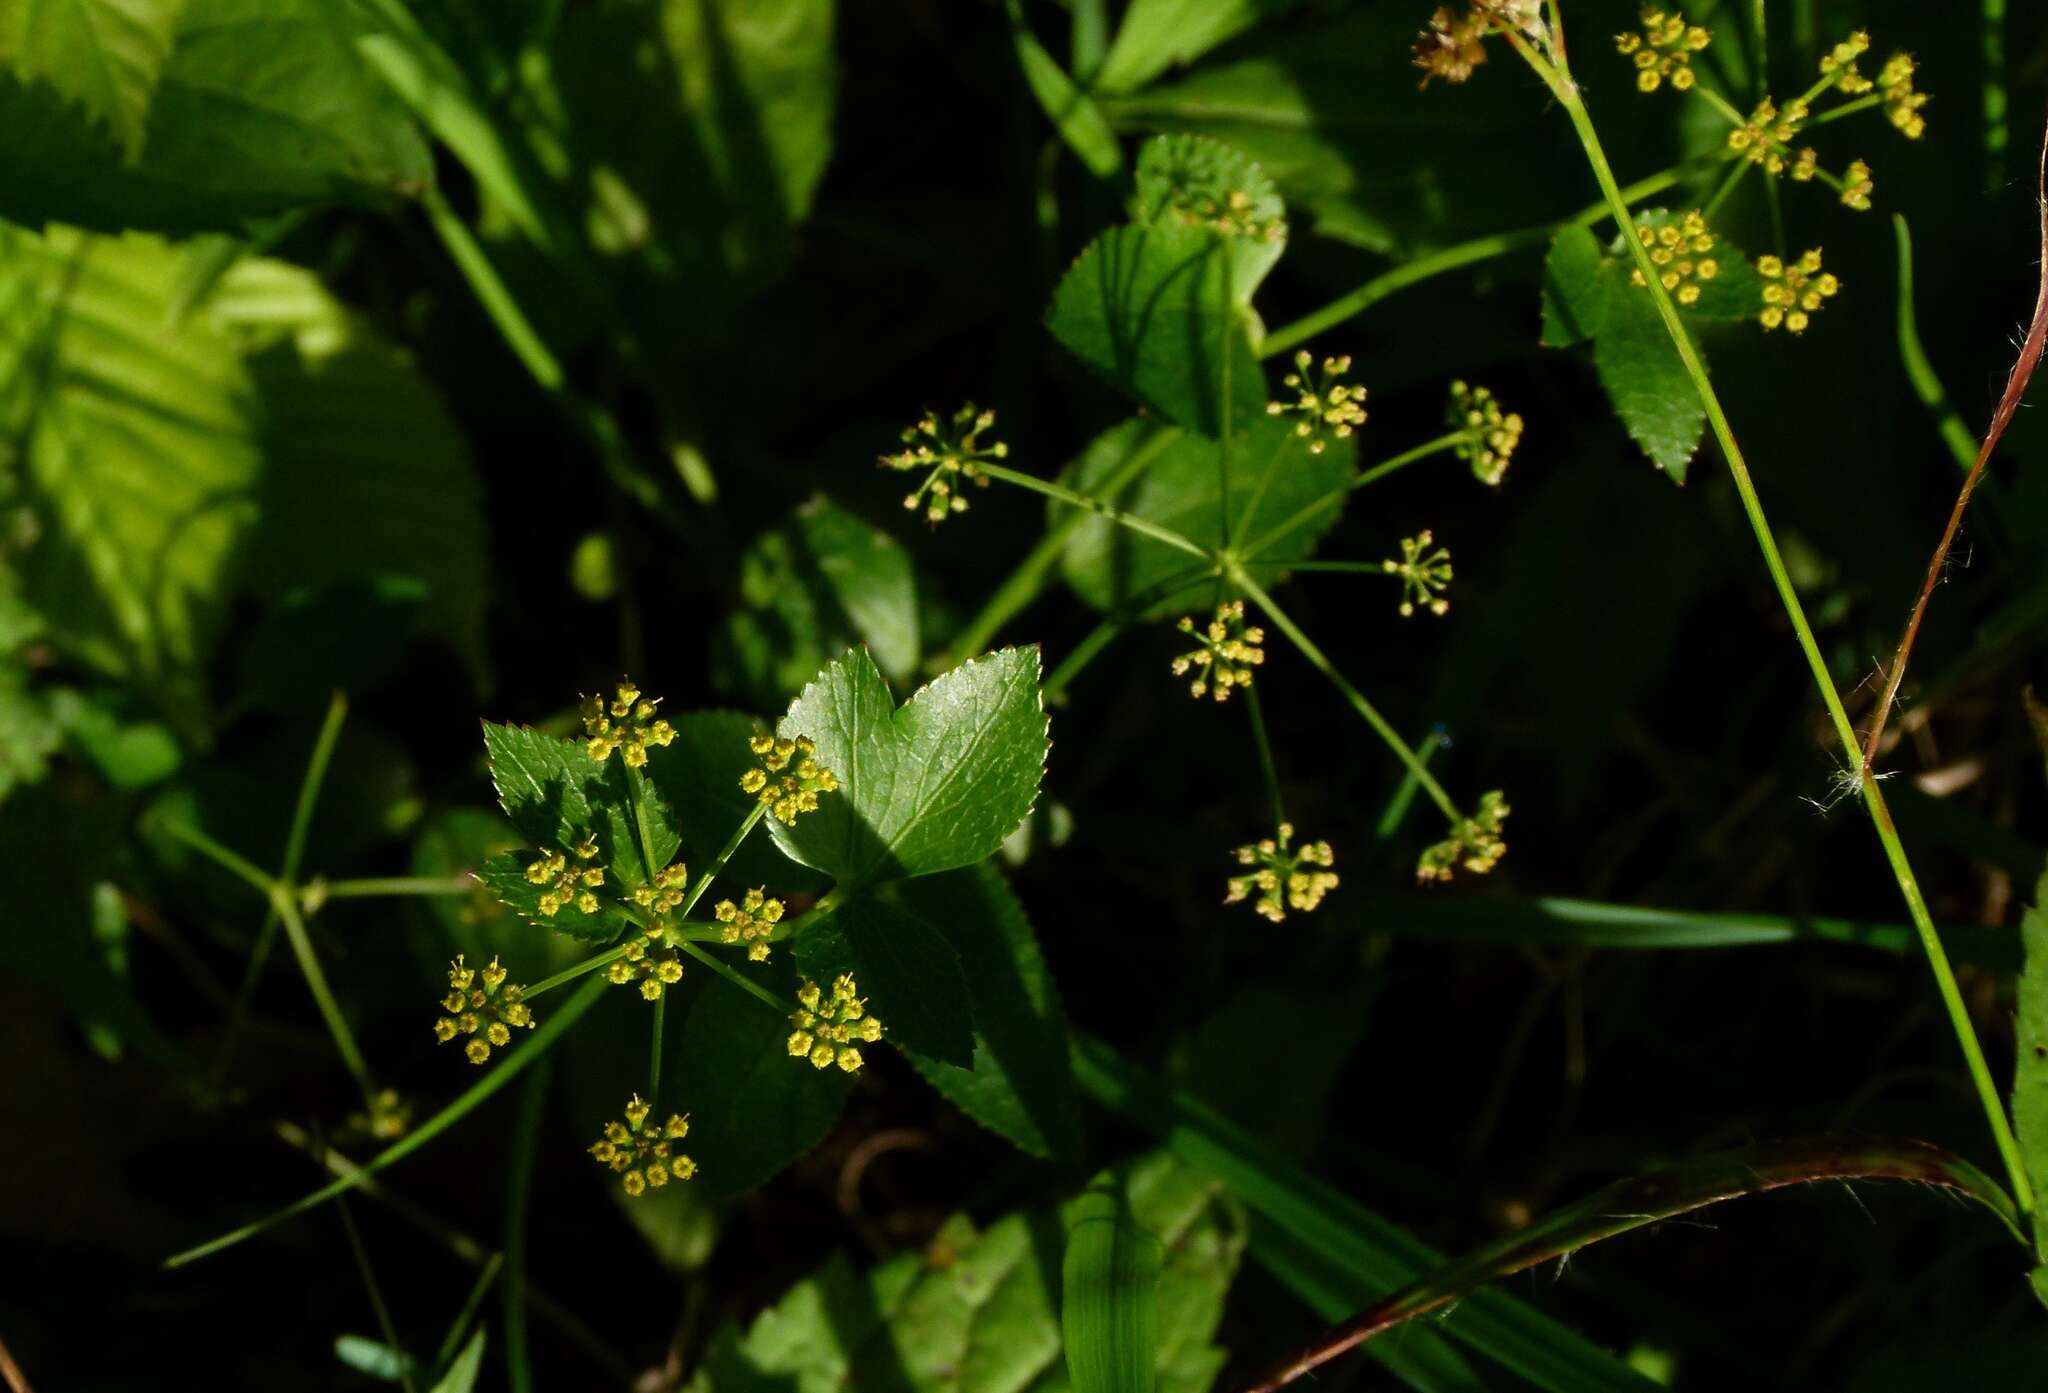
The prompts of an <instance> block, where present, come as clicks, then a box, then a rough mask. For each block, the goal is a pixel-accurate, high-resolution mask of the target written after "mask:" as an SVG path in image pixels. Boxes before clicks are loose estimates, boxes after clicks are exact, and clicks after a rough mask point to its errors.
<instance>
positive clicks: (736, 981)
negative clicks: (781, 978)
mask: <svg viewBox="0 0 2048 1393" xmlns="http://www.w3.org/2000/svg"><path fill="white" fill-rule="evenodd" d="M682 948H683V951H684V952H685V953H688V954H689V955H690V956H691V957H693V958H695V959H696V960H697V961H698V962H700V963H702V964H704V966H706V967H708V968H710V969H711V970H712V971H713V972H715V973H717V974H718V975H719V976H720V977H723V978H724V979H725V980H726V981H728V982H730V983H732V984H733V985H734V986H735V987H738V988H739V989H740V990H741V991H743V992H745V993H746V994H747V995H749V996H751V997H755V998H757V999H758V1000H760V1001H763V1002H765V1003H767V1004H768V1005H769V1006H772V1007H774V1008H775V1010H776V1011H777V1012H779V1013H780V1014H782V1015H785V1016H786V1015H789V1014H790V1013H791V1012H793V1011H795V1010H796V1003H795V1002H794V1001H785V1000H783V999H782V998H781V997H779V996H777V995H776V994H775V993H774V992H771V991H769V990H768V989H767V988H766V987H764V986H762V985H761V984H760V983H759V982H756V981H755V980H754V979H753V978H751V977H749V976H747V975H746V974H745V973H743V972H740V971H737V970H735V969H734V968H731V967H728V966H726V965H725V964H724V963H722V962H720V961H719V960H718V957H717V955H716V954H713V953H707V952H706V951H704V950H703V949H702V948H699V947H698V946H697V945H696V944H694V943H685V944H683V945H682Z"/></svg>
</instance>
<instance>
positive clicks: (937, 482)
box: [879, 402, 1010, 524]
mask: <svg viewBox="0 0 2048 1393" xmlns="http://www.w3.org/2000/svg"><path fill="white" fill-rule="evenodd" d="M995 423H996V413H995V412H993V411H977V410H976V409H975V406H974V403H973V402H968V403H967V404H966V405H965V406H963V407H961V408H960V409H959V410H958V411H956V412H954V413H953V416H952V419H951V420H950V421H944V420H941V419H940V417H939V415H938V413H937V412H935V411H927V412H926V413H925V414H924V416H923V417H922V418H921V419H920V420H919V421H918V423H917V424H916V425H914V426H912V427H910V428H909V429H908V430H906V431H904V432H903V436H902V440H903V444H904V446H905V448H904V449H902V450H900V451H898V452H897V453H895V454H893V455H883V456H882V457H881V459H880V461H879V463H880V464H881V466H882V467H883V468H884V469H898V470H909V469H922V470H925V471H926V473H925V476H924V482H922V483H920V484H919V485H918V486H917V488H916V490H915V491H914V492H912V493H911V494H910V495H909V496H908V497H906V498H905V499H904V500H903V506H904V507H906V508H908V509H910V510H911V511H912V512H915V511H917V509H919V508H923V509H924V515H925V519H926V520H927V521H929V522H932V523H934V524H936V523H941V522H944V521H945V520H946V515H947V514H948V513H964V512H966V511H967V499H966V496H965V495H964V494H963V493H962V492H961V486H962V485H963V484H965V483H972V484H977V485H979V486H980V487H982V488H987V487H988V476H987V475H986V474H983V473H982V472H981V470H980V468H979V467H978V466H979V465H981V464H984V463H987V462H988V461H990V460H999V459H1005V458H1007V457H1008V456H1009V453H1010V447H1009V446H1008V445H1005V444H1003V443H1002V442H1001V441H999V440H998V441H991V442H990V443H988V444H983V443H982V440H981V433H982V432H983V431H985V430H987V429H989V427H991V426H993V425H994V424H995Z"/></svg>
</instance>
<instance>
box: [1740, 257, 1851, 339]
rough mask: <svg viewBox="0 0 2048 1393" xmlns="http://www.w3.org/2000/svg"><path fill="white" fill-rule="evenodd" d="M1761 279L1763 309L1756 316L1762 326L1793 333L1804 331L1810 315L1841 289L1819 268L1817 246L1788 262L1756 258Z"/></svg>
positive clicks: (1833, 277) (1833, 279) (1773, 258)
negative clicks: (1783, 329) (1795, 259)
mask: <svg viewBox="0 0 2048 1393" xmlns="http://www.w3.org/2000/svg"><path fill="white" fill-rule="evenodd" d="M1756 270H1757V274H1758V275H1759V276H1761V277H1762V278H1763V300H1764V308H1763V312H1762V313H1761V314H1760V315H1758V316H1757V318H1758V319H1760V320H1762V321H1763V326H1764V328H1765V329H1776V328H1779V327H1781V326H1782V327H1783V328H1785V329H1788V330H1790V331H1791V332H1792V333H1795V334H1803V333H1805V332H1806V326H1807V324H1808V323H1809V322H1811V317H1812V315H1813V314H1814V313H1815V312H1817V311H1818V310H1819V309H1820V308H1821V306H1822V305H1824V304H1825V303H1827V301H1828V300H1829V299H1830V298H1831V297H1832V296H1833V295H1834V294H1835V293H1836V292H1837V291H1839V290H1840V289H1841V288H1842V284H1841V282H1840V281H1838V280H1836V279H1835V276H1834V274H1833V273H1832V272H1829V271H1823V270H1821V268H1820V248H1819V247H1815V248H1814V249H1813V250H1811V251H1809V252H1807V253H1806V254H1805V255H1804V256H1801V257H1800V258H1799V259H1798V260H1797V261H1795V262H1792V263H1791V264H1789V265H1788V264H1786V262H1785V261H1784V260H1783V259H1782V258H1780V257H1775V256H1760V257H1758V258H1757V260H1756Z"/></svg>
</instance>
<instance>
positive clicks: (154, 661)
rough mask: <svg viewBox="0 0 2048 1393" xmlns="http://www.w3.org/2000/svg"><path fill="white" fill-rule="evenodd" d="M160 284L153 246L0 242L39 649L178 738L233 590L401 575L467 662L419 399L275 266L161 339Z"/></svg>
mask: <svg viewBox="0 0 2048 1393" xmlns="http://www.w3.org/2000/svg"><path fill="white" fill-rule="evenodd" d="M179 264H180V257H179V253H178V251H177V249H176V248H174V247H172V246H170V245H168V244H165V243H163V242H159V241H157V240H155V239H153V238H147V237H126V238H119V239H107V238H92V237H87V236H82V235H80V234H78V233H75V232H71V231H68V230H52V231H51V232H50V234H49V235H48V236H45V237H36V236H32V235H30V234H29V233H26V232H22V231H19V230H17V229H14V228H9V227H6V226H5V225H0V311H4V314H5V317H6V327H5V328H4V329H0V423H4V425H5V428H6V433H7V435H8V437H9V438H11V439H13V440H15V441H16V442H18V443H19V445H20V447H21V454H22V459H23V462H24V467H23V469H22V471H21V473H22V480H21V482H22V493H23V498H24V501H25V503H26V504H27V506H28V507H29V509H30V511H31V512H32V514H33V515H34V517H35V519H36V522H37V527H38V532H39V536H38V538H37V540H36V541H35V543H34V544H33V545H32V546H30V547H29V548H28V549H27V550H26V552H25V553H24V554H23V555H22V557H21V560H20V571H19V575H20V582H21V595H22V598H23V599H24V600H25V601H27V602H28V603H29V604H30V605H32V606H33V607H34V608H35V609H36V610H37V611H38V612H39V613H40V614H42V615H43V616H44V617H45V619H46V620H47V622H48V623H49V625H50V633H51V637H52V638H53V640H54V641H55V642H56V643H57V644H58V646H59V647H61V648H62V649H64V650H65V651H66V652H67V653H68V654H70V655H71V656H73V657H74V658H77V659H80V660H82V661H84V662H87V663H89V664H91V665H93V666H95V667H98V668H100V669H102V670H103V671H106V672H108V673H110V674H111V675H114V676H117V677H122V678H128V679H132V680H134V681H136V682H137V684H138V685H140V686H142V687H144V688H145V689H146V690H148V691H149V692H150V694H151V697H152V699H153V700H156V701H158V702H160V703H161V704H162V705H163V707H164V708H165V709H166V710H168V711H172V712H175V713H183V714H185V715H187V716H192V715H195V714H196V712H197V709H198V707H199V706H200V703H201V696H202V694H201V691H200V672H201V670H202V669H203V667H204V666H205V664H206V662H207V660H208V659H209V658H210V657H211V655H212V650H213V646H214V643H215V641H216V639H217V638H218V637H219V633H220V625H221V622H222V620H223V618H224V617H225V614H226V611H227V606H228V603H229V601H230V600H231V599H232V598H233V594H234V590H235V588H236V587H237V586H238V585H249V586H251V587H252V588H253V589H255V590H256V592H257V594H258V597H259V598H260V599H263V600H266V601H270V600H275V599H277V598H280V597H283V596H285V595H288V594H289V593H290V592H291V591H292V589H293V588H294V587H296V586H299V585H325V584H331V583H335V582H339V581H343V580H349V579H357V578H370V577H379V576H411V577H413V578H415V579H417V580H419V581H421V582H424V583H425V585H426V586H427V594H426V596H425V597H424V599H423V601H422V610H423V615H424V616H425V617H426V621H427V622H428V623H429V624H431V625H433V626H434V627H435V628H437V629H439V630H440V631H441V632H443V633H444V634H446V635H447V636H448V637H449V638H450V639H452V640H453V641H454V642H455V644H456V646H457V647H458V648H459V649H460V651H462V652H463V653H464V654H465V655H467V656H469V657H471V658H472V659H475V660H479V661H480V658H481V643H480V640H479V635H478V631H479V628H480V625H481V621H482V614H483V570H484V562H483V528H482V520H481V516H480V510H479V503H478V497H477V490H476V485H475V481H474V478H473V476H472V475H471V474H470V471H469V464H468V460H467V458H466V455H465V452H464V446H463V442H462V438H461V436H460V434H459V433H458V432H457V431H456V429H455V427H454V425H453V424H452V423H451V422H450V421H449V419H448V417H447V414H446V412H445V411H444V410H443V409H442V407H441V406H440V403H439V401H438V400H437V399H436V398H435V396H434V394H433V393H432V391H431V390H430V389H429V388H428V387H427V386H426V384H425V383H424V381H423V380H421V379H420V378H419V377H418V375H417V374H416V373H415V372H414V371H413V369H412V368H411V367H410V365H409V364H407V363H406V362H404V361H403V360H402V359H400V358H399V357H398V356H397V355H396V354H395V353H394V352H393V351H392V350H391V349H390V348H389V347H388V346H386V345H384V344H382V343H380V342H379V341H378V340H376V339H375V338H374V337H373V336H372V335H370V334H369V333H368V332H367V331H366V330H365V329H363V328H362V326H361V325H360V324H358V323H357V322H356V321H354V320H353V319H352V318H351V317H350V316H349V315H348V314H347V313H346V311H344V310H343V309H342V308H341V307H340V306H339V305H337V304H336V303H335V302H334V301H333V300H332V299H331V298H330V297H329V296H327V294H326V293H325V292H324V291H323V290H321V289H320V287H319V285H318V283H317V282H316V281H315V280H314V279H313V277H312V276H310V275H309V274H307V273H306V272H303V271H299V270H296V269H294V268H291V267H287V266H282V265H280V264H278V263H274V262H265V261H252V262H247V263H244V264H243V265H242V266H239V267H237V268H236V269H235V271H234V272H232V273H230V275H229V277H228V278H227V280H226V282H224V284H223V286H222V290H221V295H220V297H219V300H218V302H217V303H216V304H214V305H212V306H211V307H209V309H208V310H207V311H206V312H205V313H201V314H193V315H190V316H187V317H186V318H185V319H184V320H183V321H182V322H180V323H178V324H177V325H176V326H175V327H167V325H168V323H169V318H170V315H169V311H170V303H171V296H172V294H173V293H174V291H173V283H174V281H175V271H176V269H177V267H178V266H179ZM258 319H261V320H262V321H263V323H264V328H263V329H262V330H261V331H259V330H257V329H256V328H254V327H253V325H254V323H255V322H256V321H257V320H258Z"/></svg>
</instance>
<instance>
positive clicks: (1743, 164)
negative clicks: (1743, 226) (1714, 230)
mask: <svg viewBox="0 0 2048 1393" xmlns="http://www.w3.org/2000/svg"><path fill="white" fill-rule="evenodd" d="M1747 173H1749V161H1748V160H1737V161H1736V162H1735V168H1733V169H1731V170H1729V171H1728V177H1727V178H1725V179H1723V180H1722V181H1721V186H1720V187H1719V188H1717V189H1715V190H1714V196H1713V197H1712V198H1710V199H1708V200H1707V206H1706V207H1704V208H1702V209H1701V210H1700V216H1701V217H1703V218H1705V219H1706V220H1707V221H1708V222H1712V221H1713V220H1714V215H1715V214H1716V213H1718V212H1720V211H1721V205H1722V204H1724V203H1726V202H1727V201H1728V197H1729V195H1730V194H1733V193H1734V192H1735V186H1736V185H1737V184H1740V183H1741V182H1742V176H1743V175H1745V174H1747Z"/></svg>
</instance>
